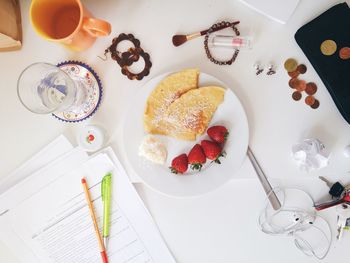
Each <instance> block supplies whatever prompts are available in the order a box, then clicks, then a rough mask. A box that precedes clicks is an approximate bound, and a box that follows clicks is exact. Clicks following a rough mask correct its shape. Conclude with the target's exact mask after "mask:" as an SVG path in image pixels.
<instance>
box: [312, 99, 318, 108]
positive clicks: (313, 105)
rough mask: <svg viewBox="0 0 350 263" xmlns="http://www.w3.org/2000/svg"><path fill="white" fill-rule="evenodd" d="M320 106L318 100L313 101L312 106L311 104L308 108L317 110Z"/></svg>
mask: <svg viewBox="0 0 350 263" xmlns="http://www.w3.org/2000/svg"><path fill="white" fill-rule="evenodd" d="M319 106H320V102H319V101H318V100H315V102H314V104H312V105H311V106H310V107H311V108H313V109H317V108H318V107H319Z"/></svg>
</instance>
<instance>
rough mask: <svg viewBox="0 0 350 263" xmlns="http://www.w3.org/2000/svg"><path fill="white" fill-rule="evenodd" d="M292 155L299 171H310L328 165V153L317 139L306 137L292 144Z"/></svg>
mask: <svg viewBox="0 0 350 263" xmlns="http://www.w3.org/2000/svg"><path fill="white" fill-rule="evenodd" d="M292 156H293V158H294V160H295V161H296V163H297V166H298V168H299V169H300V170H301V171H305V172H310V171H313V170H318V169H321V168H323V167H326V166H327V165H328V161H329V154H327V153H326V150H325V146H324V145H323V143H322V142H321V141H319V140H318V139H306V140H304V141H302V142H300V143H297V144H295V145H293V147H292Z"/></svg>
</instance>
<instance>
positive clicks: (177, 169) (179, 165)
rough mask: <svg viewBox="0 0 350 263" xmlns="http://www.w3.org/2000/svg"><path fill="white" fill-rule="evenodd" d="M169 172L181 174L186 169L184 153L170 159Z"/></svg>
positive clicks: (186, 162)
mask: <svg viewBox="0 0 350 263" xmlns="http://www.w3.org/2000/svg"><path fill="white" fill-rule="evenodd" d="M169 168H170V170H171V172H172V173H174V174H177V173H180V174H183V173H184V172H186V171H187V168H188V158H187V155H186V154H185V153H183V154H181V155H179V156H177V157H175V158H174V159H173V160H172V161H171V166H170V167H169Z"/></svg>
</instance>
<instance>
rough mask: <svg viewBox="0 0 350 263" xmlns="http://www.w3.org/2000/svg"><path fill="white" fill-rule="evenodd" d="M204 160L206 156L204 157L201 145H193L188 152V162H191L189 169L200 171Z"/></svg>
mask: <svg viewBox="0 0 350 263" xmlns="http://www.w3.org/2000/svg"><path fill="white" fill-rule="evenodd" d="M206 161H207V158H206V157H205V154H204V152H203V149H202V146H200V145H199V144H196V145H195V146H193V148H192V149H191V151H190V153H189V154H188V163H189V164H191V169H192V170H199V171H200V170H201V169H202V166H203V163H205V162H206Z"/></svg>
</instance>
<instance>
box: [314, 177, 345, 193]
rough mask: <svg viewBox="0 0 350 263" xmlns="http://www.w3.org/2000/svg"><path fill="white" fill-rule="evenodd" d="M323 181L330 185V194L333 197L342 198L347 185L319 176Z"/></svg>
mask: <svg viewBox="0 0 350 263" xmlns="http://www.w3.org/2000/svg"><path fill="white" fill-rule="evenodd" d="M319 178H320V179H321V180H322V181H324V182H325V183H326V184H327V186H328V187H329V192H328V193H329V194H330V195H331V196H332V197H336V198H340V197H341V196H342V195H343V194H344V192H345V191H344V190H345V187H344V186H343V185H342V184H341V183H340V182H335V183H331V182H330V181H328V180H327V179H326V178H325V177H323V176H320V177H319Z"/></svg>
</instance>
